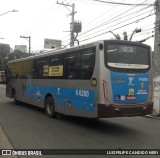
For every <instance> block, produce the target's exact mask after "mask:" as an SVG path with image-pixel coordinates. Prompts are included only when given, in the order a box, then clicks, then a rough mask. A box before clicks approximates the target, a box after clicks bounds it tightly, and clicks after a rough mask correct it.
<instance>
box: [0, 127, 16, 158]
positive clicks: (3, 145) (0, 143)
mask: <svg viewBox="0 0 160 158" xmlns="http://www.w3.org/2000/svg"><path fill="white" fill-rule="evenodd" d="M0 149H13V146H12V145H11V144H10V142H9V140H8V138H7V136H6V135H5V133H4V132H3V130H2V128H1V126H0ZM7 157H8V156H1V158H7ZM9 157H10V158H18V157H17V156H9Z"/></svg>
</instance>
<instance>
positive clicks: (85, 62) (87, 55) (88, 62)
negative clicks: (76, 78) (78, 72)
mask: <svg viewBox="0 0 160 158" xmlns="http://www.w3.org/2000/svg"><path fill="white" fill-rule="evenodd" d="M94 66H95V48H89V49H86V51H84V52H83V53H82V79H90V78H91V77H92V74H93V71H94Z"/></svg>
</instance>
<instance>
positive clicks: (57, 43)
mask: <svg viewBox="0 0 160 158" xmlns="http://www.w3.org/2000/svg"><path fill="white" fill-rule="evenodd" d="M61 43H62V41H61V40H55V39H48V38H45V39H44V48H46V49H55V48H61Z"/></svg>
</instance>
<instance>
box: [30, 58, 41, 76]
mask: <svg viewBox="0 0 160 158" xmlns="http://www.w3.org/2000/svg"><path fill="white" fill-rule="evenodd" d="M32 76H33V79H39V78H40V76H41V60H34V61H33V69H32Z"/></svg>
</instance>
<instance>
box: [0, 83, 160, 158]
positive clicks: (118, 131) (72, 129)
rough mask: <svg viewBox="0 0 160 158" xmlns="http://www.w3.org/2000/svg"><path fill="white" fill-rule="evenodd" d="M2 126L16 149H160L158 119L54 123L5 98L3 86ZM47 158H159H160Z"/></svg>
mask: <svg viewBox="0 0 160 158" xmlns="http://www.w3.org/2000/svg"><path fill="white" fill-rule="evenodd" d="M0 125H1V127H2V129H3V131H4V133H5V134H6V136H7V137H8V140H9V142H10V144H11V145H12V146H13V148H14V149H117V148H122V149H160V120H158V119H151V118H146V117H123V118H109V119H108V118H106V119H99V120H93V119H84V118H77V117H63V118H61V119H51V118H48V117H47V116H46V115H45V114H44V110H43V109H40V108H37V107H33V106H31V105H26V104H21V105H14V104H13V100H12V99H9V98H6V97H5V86H4V85H0ZM0 143H1V140H0ZM19 157H20V158H21V157H24V156H19ZM28 157H29V156H28ZM30 157H31V156H30ZM34 157H36V156H34ZM43 157H58V158H97V157H98V158H115V157H116V158H117V157H121V158H122V157H124V158H128V157H134V158H138V157H140V158H143V157H145V158H146V157H148V158H150V157H153V158H158V157H159V156H158V155H155V156H151V155H149V156H146V155H141V156H140V155H135V156H133V155H130V156H124V155H123V156H120V155H118V156H116V155H113V156H105V155H100V156H97V155H95V156H94V155H86V156H84V155H83V156H79V155H69V156H64V155H63V156H62V155H58V156H57V155H56V156H43Z"/></svg>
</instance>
